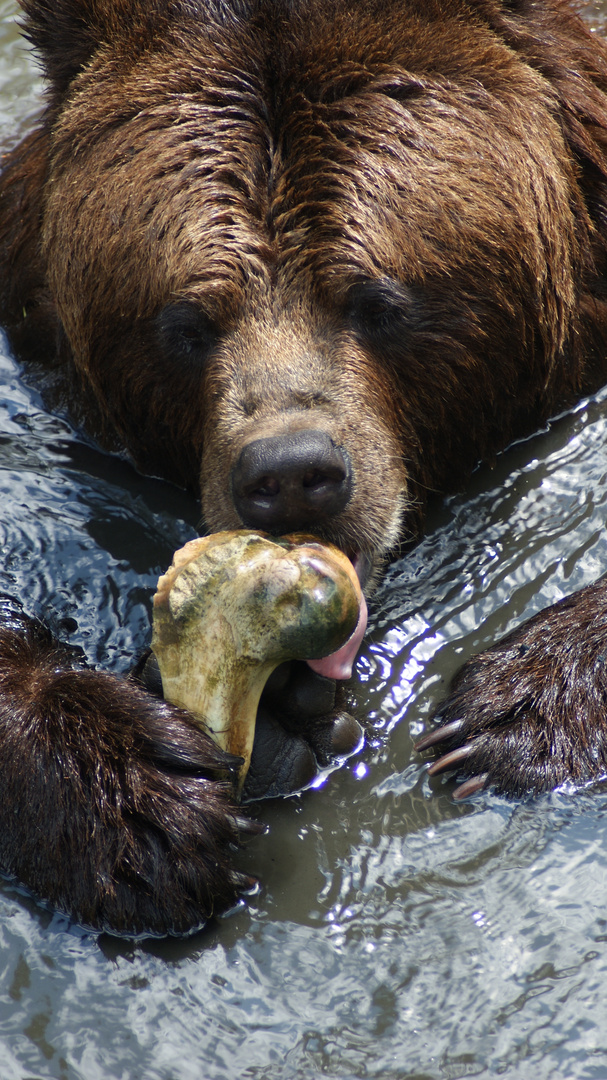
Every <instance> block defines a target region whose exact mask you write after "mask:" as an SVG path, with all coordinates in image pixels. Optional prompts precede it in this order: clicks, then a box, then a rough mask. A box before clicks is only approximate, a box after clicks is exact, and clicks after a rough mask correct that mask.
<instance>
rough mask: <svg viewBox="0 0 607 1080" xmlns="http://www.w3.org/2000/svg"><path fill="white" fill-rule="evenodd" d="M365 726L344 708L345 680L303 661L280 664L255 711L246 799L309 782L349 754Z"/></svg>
mask: <svg viewBox="0 0 607 1080" xmlns="http://www.w3.org/2000/svg"><path fill="white" fill-rule="evenodd" d="M362 741H363V731H362V728H361V726H360V724H359V723H358V721H357V720H355V719H354V717H353V716H352V715H351V714H350V713H349V712H348V702H347V695H346V692H345V691H344V688H343V684H342V683H341V682H339V683H337V682H336V681H335V680H334V679H327V678H325V676H323V675H318V674H317V673H316V672H314V671H312V669H311V668H310V667H309V666H308V665H307V664H306V663H304V662H303V661H298V660H292V661H290V662H288V663H285V664H281V665H280V667H278V668H276V670H275V671H274V672H273V674H272V675H271V676H270V678H269V680H268V683H267V685H266V688H265V690H264V692H263V695H262V698H261V702H260V705H259V709H258V711H257V724H256V731H255V743H254V745H253V753H252V756H251V765H250V767H249V771H248V773H247V778H246V780H245V785H244V791H243V797H244V799H245V800H254V799H260V798H268V797H273V796H277V795H289V794H292V793H293V792H295V791H300V790H301V789H302V788H305V787H307V786H308V785H309V784H311V783H312V781H313V780H314V778H315V777H316V776H317V775H318V772H319V769H323V768H325V767H326V766H327V765H329V764H330V763H331V761H334V760H335V759H336V758H340V757H348V756H349V755H350V754H353V753H354V751H355V750H357V749H358V747H359V746H360V745H361V743H362Z"/></svg>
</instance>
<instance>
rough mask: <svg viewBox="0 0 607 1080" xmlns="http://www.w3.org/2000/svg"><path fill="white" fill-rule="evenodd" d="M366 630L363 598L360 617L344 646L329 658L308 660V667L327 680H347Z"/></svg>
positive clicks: (364, 601)
mask: <svg viewBox="0 0 607 1080" xmlns="http://www.w3.org/2000/svg"><path fill="white" fill-rule="evenodd" d="M366 629H367V601H366V600H365V598H364V596H363V597H362V599H361V602H360V615H359V616H358V622H357V624H356V629H355V631H354V633H353V634H352V636H351V637H349V638H348V640H347V641H346V643H345V645H342V647H341V649H338V650H337V652H334V653H331V655H330V656H323V658H322V660H308V666H309V667H311V668H312V671H315V672H316V674H317V675H325V676H326V678H327V679H349V678H350V676H351V674H352V664H353V663H354V660H355V659H356V654H357V652H358V650H359V647H360V643H361V641H362V639H363V637H364V636H365V630H366Z"/></svg>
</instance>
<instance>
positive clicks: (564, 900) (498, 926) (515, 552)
mask: <svg viewBox="0 0 607 1080" xmlns="http://www.w3.org/2000/svg"><path fill="white" fill-rule="evenodd" d="M13 14H14V5H13V4H12V3H9V2H8V0H0V138H2V140H3V143H4V145H6V143H7V141H8V142H10V140H11V139H12V138H13V137H14V135H15V133H16V132H18V131H19V130H20V129H21V130H22V129H23V127H24V126H27V123H28V121H29V118H30V116H31V114H32V112H33V111H34V110H35V108H36V102H37V98H36V94H37V86H36V83H35V79H34V77H33V73H32V65H31V61H30V60H29V59H28V57H27V56H26V55H25V54H24V53H23V52H22V51H20V50H17V47H16V45H15V34H14V30H13V28H12V24H11V23H10V22H9V21H8V20H9V19H10V18H11V17H12V15H13ZM0 377H1V379H2V383H3V385H4V387H5V390H4V396H3V400H2V402H1V403H0V488H1V490H2V505H3V512H2V521H1V523H0V546H1V556H0V590H5V591H9V592H12V593H18V594H19V595H21V596H22V597H23V598H24V600H26V602H27V605H28V607H29V608H36V609H37V610H41V611H45V610H51V609H52V610H53V611H55V612H56V617H57V619H58V620H67V619H74V620H75V621H76V623H77V629H76V630H74V632H73V634H72V640H73V641H75V642H77V643H79V644H82V645H83V646H84V647H85V649H86V651H87V653H88V655H89V657H90V658H91V659H92V660H93V661H95V662H99V663H104V664H105V665H106V666H108V667H110V668H112V669H113V670H123V669H124V668H125V667H126V666H127V665H128V662H129V658H130V656H131V654H132V652H133V651H136V650H137V649H138V648H140V647H141V646H142V645H143V644H144V643H145V641H146V637H147V632H148V631H147V628H148V621H149V610H150V595H151V591H152V589H153V587H154V584H155V580H156V577H157V575H158V573H159V571H160V570H162V569H163V568H164V567H165V566H166V565H167V563H168V562H169V560H170V557H171V554H172V552H173V550H174V549H175V548H176V547H177V546H179V545H180V544H182V543H183V542H184V541H185V540H186V539H188V538H189V537H190V536H192V535H194V532H195V525H196V519H197V510H196V506H195V504H194V503H193V502H192V501H190V500H189V499H188V498H187V497H186V496H183V495H181V494H180V493H179V492H177V491H176V490H175V489H173V488H172V487H170V486H169V485H165V484H162V483H159V482H156V481H152V480H146V479H144V478H142V477H140V476H139V475H138V474H137V473H136V472H135V471H134V470H133V469H131V468H130V466H129V465H127V464H125V463H124V462H122V461H120V460H117V459H115V458H110V457H107V456H105V455H103V454H101V453H99V452H98V451H97V450H96V449H95V448H94V447H92V446H91V445H89V444H88V443H87V442H86V441H84V440H83V439H81V438H79V437H78V436H77V435H75V434H74V432H73V431H72V430H71V429H70V427H69V426H68V425H67V424H66V423H65V422H64V421H62V420H58V419H54V418H53V417H51V416H49V415H47V414H46V413H45V411H44V408H43V406H42V404H41V402H40V400H39V398H38V396H37V394H36V392H35V390H34V389H32V388H30V387H28V386H27V385H26V383H24V382H23V381H22V380H21V379H20V376H19V372H18V369H17V367H16V365H15V363H14V362H13V360H12V359H11V358H10V354H9V352H8V351H7V349H6V346H2V348H0ZM606 502H607V402H606V400H605V398H604V396H602V395H599V396H598V397H597V398H596V399H593V400H592V401H589V402H587V403H585V404H584V405H582V406H580V407H579V408H578V409H577V410H576V411H575V412H573V413H571V414H569V415H567V416H564V417H561V418H560V419H558V420H557V421H555V422H554V423H553V424H552V425H551V427H550V429H549V430H547V431H545V432H544V433H542V434H540V435H538V436H536V437H534V438H532V439H530V440H528V441H526V442H524V443H521V444H519V445H518V446H515V447H514V448H512V449H511V450H510V451H509V452H508V453H507V454H505V455H504V456H503V457H501V458H500V459H499V461H498V463H497V465H496V466H495V468H494V469H493V470H489V469H483V470H481V471H479V472H478V473H477V474H476V475H475V476H474V477H473V482H472V484H471V485H470V487H469V489H468V491H467V493H466V495H465V496H459V497H457V498H453V499H451V500H449V501H447V502H445V503H444V504H441V505H439V506H437V507H435V509H434V513H433V520H432V522H431V527H430V530H429V533H428V536H427V538H426V540H425V541H424V542H423V543H422V544H421V545H420V546H419V547H418V548H417V549H416V550H415V551H414V552H413V553H412V554H410V555H409V556H408V557H407V558H406V559H403V560H402V561H401V562H400V563H398V564H397V565H395V566H394V567H393V568H392V569H391V571H390V574H389V575H388V578H387V580H386V583H385V585H384V586H383V587H382V589H381V591H380V593H379V594H378V596H377V597H376V601H375V609H374V615H373V622H372V628H371V633H370V635H369V639H368V641H367V643H366V645H365V648H364V650H363V653H362V656H361V658H360V660H359V662H358V677H357V683H358V697H359V702H360V709H361V711H362V712H369V713H370V714H371V718H372V732H371V737H370V740H369V744H368V745H367V747H366V748H365V750H364V751H363V752H362V753H361V754H360V755H359V757H358V758H356V759H355V760H354V761H352V762H350V763H349V765H348V766H347V767H346V768H343V769H341V770H340V771H339V772H337V773H334V774H333V775H332V776H331V777H330V779H329V780H328V782H327V783H326V784H325V785H324V786H323V787H322V788H320V789H319V790H316V791H312V792H309V793H307V794H306V795H304V796H302V797H299V798H295V799H290V800H283V801H280V802H275V803H273V804H269V805H267V806H266V807H264V808H263V815H264V818H265V820H267V821H268V823H269V825H270V831H269V834H268V835H267V836H265V837H262V838H259V839H257V840H255V841H254V842H253V843H251V844H250V845H249V847H248V849H247V851H246V852H245V853H244V855H243V857H242V863H243V866H246V867H248V868H251V869H253V870H254V871H255V872H256V873H257V874H259V875H260V877H261V880H262V882H263V887H262V889H261V891H260V893H259V895H257V896H256V897H254V898H253V899H252V900H251V901H250V902H249V903H248V904H247V905H246V906H242V907H241V908H239V909H238V910H236V911H235V912H234V913H232V914H231V915H230V916H228V917H226V918H224V919H222V920H221V921H220V922H219V923H218V924H217V925H216V926H214V927H213V928H212V929H210V930H209V931H208V932H206V933H204V934H200V935H198V936H196V937H194V938H191V939H189V940H187V941H172V942H171V941H169V942H158V943H148V944H133V943H124V942H122V941H119V940H116V939H112V938H110V937H101V938H95V937H92V936H87V935H85V934H83V933H82V932H81V931H80V930H79V929H78V928H77V927H71V926H69V925H68V924H67V923H66V921H65V920H64V919H61V918H59V917H57V916H54V915H52V914H51V913H49V912H46V911H45V910H43V909H41V908H40V907H39V906H37V905H36V904H35V903H33V902H32V901H31V899H29V898H28V896H27V895H24V894H23V892H22V891H21V890H19V888H17V887H16V886H15V885H13V884H11V883H10V882H3V883H0V948H1V949H2V959H3V963H2V965H1V971H0V1078H1V1080H26V1078H27V1080H46V1078H52V1080H97V1078H99V1080H232V1078H245V1080H262V1078H264V1080H265V1078H267V1080H270V1078H271V1080H299V1078H301V1080H304V1078H305V1080H308V1078H310V1077H320V1076H324V1077H330V1078H337V1077H342V1078H348V1080H349V1078H354V1077H361V1078H367V1077H377V1078H382V1080H388V1078H399V1080H403V1078H410V1080H430V1078H432V1080H434V1078H436V1080H443V1078H447V1080H450V1078H456V1077H464V1076H481V1077H492V1076H500V1077H508V1078H512V1080H544V1078H546V1080H547V1078H551V1080H552V1078H563V1080H576V1078H580V1080H581V1078H584V1080H591V1078H597V1080H599V1078H600V1080H604V1078H605V1077H606V1076H607V795H606V794H605V792H602V791H601V790H598V791H597V790H594V791H587V792H583V793H577V794H575V795H572V794H568V793H558V794H555V795H551V796H549V797H546V798H542V799H539V800H536V801H529V802H523V803H508V802H506V801H503V800H500V799H498V798H496V797H495V796H492V795H490V794H489V795H487V794H485V795H483V796H481V797H478V798H476V799H475V800H474V801H473V802H471V803H469V804H467V805H463V806H462V805H459V806H456V805H455V804H454V803H453V801H452V799H451V794H450V793H451V790H452V786H453V785H452V784H449V783H435V784H433V786H432V787H431V786H430V784H429V782H428V780H427V778H426V775H425V772H424V769H423V766H422V765H421V764H420V762H419V760H418V759H417V758H416V757H415V755H414V754H413V752H412V742H413V738H414V737H415V735H416V734H417V733H418V732H419V731H420V730H421V728H422V726H423V724H424V722H425V720H426V719H427V716H428V714H429V711H430V710H431V708H432V706H433V705H434V703H436V701H437V700H439V698H440V696H441V694H442V692H443V690H444V687H445V684H446V682H447V681H448V679H449V678H450V676H451V675H452V673H453V672H454V671H455V670H456V668H457V667H458V666H459V665H460V664H461V662H462V661H463V660H464V659H465V658H466V657H467V656H469V655H470V654H471V653H472V652H474V651H476V650H478V649H479V648H481V647H483V646H485V645H487V644H489V643H490V642H492V641H494V640H495V639H496V638H497V637H499V636H500V635H501V634H503V633H504V632H505V631H507V630H509V629H511V628H512V627H513V626H515V625H516V624H517V623H518V622H519V621H520V620H522V619H523V618H525V617H527V616H528V615H530V614H532V613H533V612H535V611H537V610H539V609H540V608H541V607H542V606H544V605H545V604H547V603H549V602H551V601H554V600H555V599H557V598H558V597H561V596H564V595H567V594H568V593H570V592H571V591H572V590H573V589H576V588H578V587H579V586H580V585H582V584H585V583H587V582H590V581H594V580H595V579H596V578H597V577H598V576H600V575H601V573H603V572H605V570H607V550H606V543H607V542H606V537H605V517H606V512H607V507H606Z"/></svg>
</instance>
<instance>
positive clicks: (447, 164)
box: [4, 0, 605, 577]
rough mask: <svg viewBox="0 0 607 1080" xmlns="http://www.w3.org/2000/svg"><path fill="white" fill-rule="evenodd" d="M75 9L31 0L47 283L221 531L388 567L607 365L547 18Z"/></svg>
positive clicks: (136, 6)
mask: <svg viewBox="0 0 607 1080" xmlns="http://www.w3.org/2000/svg"><path fill="white" fill-rule="evenodd" d="M60 7H61V10H62V13H63V16H64V19H63V21H61V20H59V23H57V21H56V18H55V8H54V7H53V12H51V11H50V4H47V3H45V2H42V3H34V2H33V0H30V2H28V3H26V4H25V8H26V11H27V12H28V14H29V18H30V35H31V37H32V38H33V40H34V42H35V43H36V44H37V45H38V47H39V49H40V50H41V51H42V53H43V56H44V58H45V62H46V64H47V68H48V72H49V76H50V80H51V91H50V100H49V111H48V115H47V117H46V119H45V121H44V122H43V128H42V136H41V137H39V138H38V141H37V142H36V141H34V142H33V143H32V147H31V149H30V150H29V151H28V152H29V154H30V157H33V156H34V155H36V154H37V155H38V160H41V161H42V166H41V171H42V173H43V176H44V179H43V182H42V185H41V192H40V193H39V194H38V195H37V197H35V198H34V197H32V199H31V201H32V210H31V211H30V218H31V219H32V220H33V216H34V212H36V213H37V217H36V224H35V225H33V224H32V226H31V228H32V233H33V234H35V236H36V243H37V249H36V250H37V259H38V262H39V264H40V266H39V279H40V280H39V286H40V289H39V291H40V293H41V294H43V295H44V297H45V300H44V303H45V304H46V310H47V311H51V312H52V313H53V318H54V319H55V320H56V325H58V326H59V327H60V333H61V338H62V340H63V342H64V344H63V350H64V353H65V354H69V356H70V359H71V361H73V364H74V366H75V369H76V371H77V373H78V375H79V377H80V378H81V380H83V382H84V386H85V388H86V391H87V393H88V394H90V395H92V397H93V399H94V401H95V403H96V408H97V409H98V411H99V413H100V415H101V417H102V420H103V423H104V425H105V428H106V431H108V432H112V433H114V434H117V436H118V438H119V440H120V442H121V443H122V445H124V446H126V448H127V449H128V450H129V451H130V452H131V454H132V455H133V456H134V458H135V459H136V460H137V461H138V462H139V464H140V465H141V466H142V467H143V468H145V469H147V470H149V471H153V472H160V473H162V474H164V475H169V476H170V477H172V478H174V479H177V480H178V481H180V482H182V483H186V484H189V485H190V486H196V485H197V484H199V486H200V492H201V497H202V507H203V514H204V520H205V525H206V527H207V528H208V529H210V530H217V529H220V528H233V527H238V526H240V525H243V524H244V525H246V526H251V527H254V528H265V529H267V531H269V532H274V533H282V532H285V531H292V530H294V529H296V530H297V529H303V530H308V531H313V532H314V533H316V534H317V535H319V536H320V537H321V538H324V539H327V540H329V541H331V542H333V543H336V544H338V545H339V546H340V547H342V548H343V549H344V550H345V551H346V552H348V553H349V554H350V555H351V556H352V557H353V558H354V559H355V560H358V566H359V568H360V570H361V576H363V577H366V576H367V575H368V574H369V572H370V571H371V570H372V569H373V567H376V566H378V565H381V563H382V561H383V560H384V559H385V557H386V555H387V554H388V553H389V552H390V551H392V550H393V549H394V547H395V544H396V543H397V541H398V539H399V536H400V535H402V534H403V533H404V534H405V535H406V536H411V535H412V534H413V533H414V532H415V530H416V528H417V527H418V524H419V519H420V514H421V509H422V508H423V504H424V501H425V493H426V491H427V490H433V489H444V488H446V487H452V486H453V485H454V484H456V483H458V482H459V481H460V480H461V478H462V476H463V475H464V474H465V473H466V472H468V471H469V470H470V469H471V467H472V466H473V465H474V463H475V462H476V461H477V460H478V459H479V458H480V457H483V456H487V455H488V454H491V453H493V452H495V450H496V449H499V448H500V447H502V446H504V445H505V444H506V443H507V442H508V441H510V440H511V438H512V437H513V436H515V435H517V434H519V433H521V432H522V431H524V430H526V429H527V428H528V427H529V426H531V425H532V424H535V423H537V419H538V418H541V417H545V416H547V415H548V414H549V413H550V412H551V411H553V410H554V409H555V408H556V407H557V406H558V405H560V404H562V403H563V402H566V401H570V400H571V399H572V398H573V397H574V396H575V395H576V394H577V393H579V391H580V389H581V388H583V387H585V386H586V385H587V384H588V383H590V382H597V381H599V379H598V376H597V374H596V371H595V367H596V366H597V363H598V362H597V359H596V349H595V347H594V338H595V337H596V336H599V331H598V330H597V327H599V330H600V332H601V333H602V330H603V326H604V303H603V299H602V296H600V295H599V291H600V282H601V281H602V278H601V276H600V270H601V267H602V263H603V262H604V251H603V246H602V244H603V242H602V239H601V238H600V235H599V234H598V233H597V231H596V229H595V226H594V223H593V219H592V218H593V214H594V217H595V218H597V217H598V215H599V212H601V211H600V205H599V204H600V202H601V200H602V198H603V194H604V193H603V189H602V187H599V185H598V183H597V180H596V177H595V175H594V174H593V176H592V178H591V179H590V180H588V178H586V177H585V176H584V175H582V174H581V172H580V169H579V160H580V154H579V152H578V153H576V156H575V157H574V154H573V153H572V149H571V145H570V144H571V141H572V135H571V133H570V132H569V131H568V130H567V123H566V122H565V121H564V119H563V110H562V103H561V101H560V98H559V94H561V95H562V93H563V92H564V91H563V88H562V87H561V86H560V84H559V86H557V87H556V88H555V83H556V82H558V80H553V81H552V82H551V81H550V80H549V79H548V78H547V76H546V74H545V73H544V72H543V71H542V70H541V69H542V59H541V55H539V59H538V57H537V56H536V59H535V61H534V66H532V65H531V64H530V63H529V62H527V57H526V55H524V54H525V51H527V52H532V51H533V50H535V53H536V54H541V48H542V43H540V44H538V41H537V40H532V39H531V36H530V35H529V33H528V31H527V38H529V40H527V41H526V43H525V39H524V35H523V33H522V30H521V27H523V26H524V25H525V20H524V18H521V19H520V20H519V23H520V26H519V27H518V31H517V23H516V18H515V16H514V15H512V16H508V17H506V16H504V15H503V14H502V13H501V11H498V10H497V9H494V8H493V7H491V6H487V5H485V4H483V3H480V2H479V3H476V4H475V5H473V7H472V8H471V9H470V12H469V15H470V17H469V18H463V17H462V10H463V9H462V5H461V3H460V2H459V0H453V2H452V3H451V4H449V5H447V6H446V7H445V5H444V4H433V3H430V4H428V3H424V4H423V5H421V4H420V5H417V4H406V5H404V4H403V3H402V0H392V2H389V3H386V4H382V6H381V11H380V9H379V8H378V7H377V6H376V5H375V4H373V3H370V2H362V0H361V2H359V3H356V4H354V5H351V4H349V5H348V4H345V3H342V2H340V0H338V2H336V3H333V4H331V5H330V6H328V7H327V5H326V4H322V3H319V2H317V0H301V2H300V3H296V4H287V3H285V4H280V3H278V4H272V5H269V6H268V5H264V4H260V3H256V2H251V3H246V4H238V5H236V4H235V5H234V7H233V8H232V7H231V6H230V5H221V4H213V3H203V2H202V0H200V2H197V3H190V4H183V3H179V2H175V3H171V4H168V5H154V4H151V5H150V4H147V3H146V4H143V3H141V2H137V0H104V3H102V4H100V5H97V6H96V11H95V14H94V15H91V17H90V22H89V24H88V25H87V27H86V28H85V29H83V28H82V26H81V25H79V24H78V22H77V20H76V19H75V18H74V10H73V9H74V4H73V0H62V3H61V4H60ZM466 12H468V8H466ZM546 17H547V18H548V19H549V18H554V17H555V16H553V14H552V13H551V12H550V11H549V12H548V15H547V16H546ZM563 19H564V23H563V27H564V29H565V36H566V32H567V29H568V27H569V23H568V22H567V20H569V21H570V22H571V25H573V22H572V17H571V16H563ZM562 29H563V28H562ZM517 32H518V37H519V39H520V41H519V42H518V44H519V50H518V52H517V51H516V50H515V49H514V48H513V41H514V39H515V38H516V33H517ZM576 34H577V37H578V38H580V32H579V29H577V30H576ZM536 37H537V35H536ZM543 47H544V49H545V50H547V51H549V48H552V57H553V58H552V63H553V67H554V68H555V69H556V68H557V67H558V63H559V55H558V49H557V51H556V53H555V52H554V47H553V46H549V43H548V44H547V43H546V42H544V43H543ZM575 49H577V51H578V53H579V56H578V57H577V59H578V62H579V64H578V66H579V65H581V64H586V66H588V63H589V61H588V58H587V57H586V56H585V55H583V45H582V43H581V38H580V40H579V41H578V40H576V45H575ZM601 62H602V63H604V59H603V58H602V55H601ZM593 65H594V68H595V69H597V62H596V60H595V59H593ZM537 69H540V70H537ZM564 70H565V69H564ZM594 73H595V78H596V77H597V75H596V70H595V72H594ZM601 78H605V75H604V73H603V74H601ZM561 82H562V83H563V86H564V84H565V82H566V73H565V74H563V76H562V79H561ZM577 93H578V98H579V100H578V102H576V107H577V111H578V116H579V119H578V118H577V117H576V123H577V128H578V129H581V128H582V126H583V123H584V122H588V118H587V117H583V116H582V112H583V109H584V108H585V109H586V111H587V112H588V113H589V112H590V111H591V105H592V100H591V99H592V96H593V94H596V93H597V92H596V90H595V87H594V86H593V85H592V84H591V82H590V81H588V84H587V86H585V88H584V90H583V91H580V90H578V91H577ZM584 93H585V94H586V97H587V98H588V100H587V101H586V100H582V98H583V95H584ZM603 108H604V104H603ZM570 126H572V127H573V124H571V125H570ZM576 130H577V129H576ZM582 135H583V136H584V138H586V141H588V139H587V137H586V135H585V134H584V132H582ZM582 135H580V132H579V131H577V140H578V142H581V141H582ZM601 152H602V151H601V149H600V148H598V147H597V146H596V145H595V146H594V147H593V153H594V157H595V159H596V161H599V159H600V160H601V161H602V158H601V156H600V155H601ZM24 160H25V161H26V165H25V166H21V171H22V174H23V171H24V170H27V168H28V165H27V153H26V154H25V158H24ZM19 167H20V166H18V165H15V168H16V169H17V170H18V169H19ZM594 171H595V174H596V173H597V167H596V164H595V165H594ZM34 172H35V170H34V169H33V168H32V163H31V161H30V163H29V173H30V174H31V175H33V174H34ZM597 175H598V174H597ZM39 176H40V170H39V172H38V177H39ZM7 177H8V178H7V179H6V180H5V198H6V197H7V194H6V193H7V192H8V190H9V188H10V184H11V182H12V181H11V175H10V169H9V172H8V174H7ZM29 183H30V189H31V186H32V184H33V183H34V181H32V180H31V177H30V180H29ZM36 183H38V184H39V180H38V181H36ZM591 183H592V185H593V188H592V191H593V201H592V204H591V201H590V200H589V199H588V198H587V192H586V191H585V189H584V185H586V186H587V187H588V186H589V185H590V184H591ZM601 183H602V181H601ZM22 198H23V196H22ZM5 205H6V203H5ZM22 235H23V214H22V217H21V233H20V236H21V237H22ZM21 243H22V246H23V241H22V239H21ZM11 244H12V246H13V248H14V241H12V240H11V235H9V236H8V239H7V238H6V230H5V237H4V250H5V252H6V251H7V250H8V252H9V256H10V258H11V260H12V265H13V266H14V265H15V262H18V261H19V260H18V259H16V257H15V253H14V251H12V249H11ZM24 250H27V251H28V252H29V249H27V248H25V249H24ZM22 261H23V262H25V259H23V260H22ZM28 273H30V274H31V268H28ZM40 283H41V284H40ZM15 292H16V287H15ZM21 299H22V291H21ZM38 306H40V301H38ZM21 310H23V303H22V304H21ZM10 317H11V316H10V311H9V312H8V318H9V321H10ZM599 324H600V326H599ZM601 374H604V372H601Z"/></svg>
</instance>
